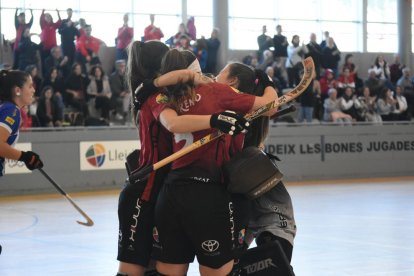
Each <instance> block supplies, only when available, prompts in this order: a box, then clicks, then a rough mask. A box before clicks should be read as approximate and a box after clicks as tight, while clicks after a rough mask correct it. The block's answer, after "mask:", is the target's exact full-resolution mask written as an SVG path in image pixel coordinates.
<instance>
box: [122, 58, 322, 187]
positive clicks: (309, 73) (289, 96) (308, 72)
mask: <svg viewBox="0 0 414 276" xmlns="http://www.w3.org/2000/svg"><path fill="white" fill-rule="evenodd" d="M303 67H304V70H305V71H304V74H303V77H302V80H301V81H300V83H299V84H298V85H297V86H296V87H295V88H293V89H292V90H291V91H289V92H288V93H286V94H284V95H283V96H282V97H280V98H278V99H277V100H275V101H272V102H270V103H267V104H265V105H264V106H262V107H260V108H258V109H256V110H255V111H253V112H251V113H248V114H246V116H244V118H245V119H246V120H247V121H251V120H254V119H255V118H257V117H260V116H261V115H263V114H265V113H266V112H268V111H270V110H272V109H274V108H278V107H279V106H281V105H284V104H285V103H288V102H290V101H292V100H293V99H295V98H296V97H298V96H299V95H300V94H302V93H303V92H304V91H305V90H306V88H307V87H308V86H309V84H310V83H311V81H312V79H313V76H314V74H315V65H314V63H313V59H312V58H311V57H308V58H306V59H305V60H304V61H303ZM222 135H224V133H222V132H220V131H218V132H214V133H211V134H209V135H206V136H204V137H203V138H201V139H200V140H198V141H195V142H194V143H192V144H191V145H189V146H187V147H185V148H183V149H181V150H179V151H177V152H175V153H173V154H171V155H170V156H168V157H166V158H164V159H162V160H160V161H158V162H157V163H155V164H152V165H150V166H148V167H145V168H143V169H141V170H139V171H137V172H135V173H133V174H132V175H131V176H130V177H129V180H130V182H131V183H134V182H135V181H136V180H139V179H141V178H142V177H144V176H146V175H147V174H149V173H151V172H152V171H156V170H158V169H159V168H162V167H164V166H165V165H167V164H169V163H171V162H173V161H174V160H176V159H178V158H180V157H182V156H184V155H186V154H187V153H189V152H191V151H193V150H195V149H198V148H199V147H201V146H203V145H205V144H207V143H209V142H211V141H213V140H215V139H217V138H219V137H220V136H222Z"/></svg>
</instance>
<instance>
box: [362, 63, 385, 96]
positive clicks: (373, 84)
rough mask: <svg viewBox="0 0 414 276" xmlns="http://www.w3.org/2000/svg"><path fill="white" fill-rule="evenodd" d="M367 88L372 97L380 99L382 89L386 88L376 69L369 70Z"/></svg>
mask: <svg viewBox="0 0 414 276" xmlns="http://www.w3.org/2000/svg"><path fill="white" fill-rule="evenodd" d="M365 86H367V87H368V88H369V91H370V92H371V96H376V97H377V98H378V97H379V95H380V93H381V91H382V89H383V88H384V87H385V85H384V82H383V81H382V80H379V79H378V78H377V76H376V73H375V70H374V69H372V68H371V69H368V79H367V80H366V81H365Z"/></svg>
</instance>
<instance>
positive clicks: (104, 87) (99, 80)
mask: <svg viewBox="0 0 414 276" xmlns="http://www.w3.org/2000/svg"><path fill="white" fill-rule="evenodd" d="M90 76H91V77H90V82H89V85H88V88H87V93H88V96H89V100H90V101H93V102H94V106H95V108H96V109H98V110H100V111H101V118H100V119H101V120H105V121H106V122H107V123H109V112H110V111H111V109H112V108H111V100H110V99H111V95H112V93H111V87H110V86H109V80H108V77H107V76H106V75H105V72H104V71H103V69H102V67H101V66H100V65H95V66H94V67H92V69H91V73H90Z"/></svg>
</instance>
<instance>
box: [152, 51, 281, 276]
mask: <svg viewBox="0 0 414 276" xmlns="http://www.w3.org/2000/svg"><path fill="white" fill-rule="evenodd" d="M184 53H187V54H184ZM194 62H198V61H197V60H196V57H195V56H194V54H193V53H192V52H190V51H182V52H181V51H178V50H177V49H172V50H170V51H169V52H168V53H167V55H166V56H165V57H164V59H163V64H162V67H161V73H167V72H170V71H172V70H179V69H183V68H194V66H193V63H194ZM198 67H199V65H198ZM165 97H167V98H165V100H164V101H165V102H167V103H168V104H169V105H168V107H169V108H170V109H172V110H174V111H175V112H176V113H177V114H178V115H180V116H184V115H205V114H212V113H215V112H225V111H226V110H234V111H235V112H239V113H241V114H244V113H247V112H249V111H251V110H254V109H257V108H258V107H261V106H263V105H265V104H267V103H268V102H270V101H273V100H276V99H277V93H276V91H275V89H274V88H273V86H271V85H269V86H266V88H265V92H264V95H263V96H262V97H255V96H252V95H248V94H241V93H238V92H237V91H235V90H234V89H232V88H230V87H229V86H228V85H224V84H220V83H209V84H205V85H198V86H195V87H193V86H192V85H191V84H186V83H181V84H177V85H175V86H168V88H167V92H166V95H165ZM159 100H160V101H161V98H159ZM164 112H165V111H164ZM164 112H162V113H161V114H160V122H161V123H162V124H163V125H164V126H165V127H166V128H167V129H168V130H170V131H172V132H173V133H174V135H173V140H172V150H173V152H177V151H179V150H181V149H182V148H184V147H186V146H188V145H190V144H192V143H193V142H194V141H197V140H199V139H201V138H203V137H205V136H206V135H209V134H212V133H214V132H215V130H214V129H211V128H210V129H204V130H198V131H192V132H186V133H179V132H178V131H174V130H173V128H172V127H170V126H169V124H168V122H166V120H167V119H168V117H169V113H164ZM180 116H178V117H180ZM231 141H232V139H231V136H229V135H224V136H221V137H220V138H218V139H216V140H214V141H211V142H210V143H208V144H205V145H203V146H202V147H200V148H197V149H196V150H193V151H191V152H190V153H188V154H186V155H185V156H183V157H181V158H179V159H177V160H175V161H173V163H172V165H171V171H170V172H169V173H168V175H167V176H166V179H165V181H164V183H163V186H162V187H161V190H160V194H159V196H158V199H157V202H156V207H155V228H154V231H153V232H154V233H156V236H155V237H154V242H155V245H154V252H153V255H154V258H155V259H156V260H157V263H156V268H157V270H158V272H160V273H161V274H169V275H185V274H186V272H187V270H188V264H189V263H190V262H192V261H193V260H194V257H195V256H197V260H198V262H199V264H200V273H201V275H215V276H220V275H228V273H229V272H230V271H231V269H232V267H233V258H234V244H235V239H236V238H237V237H235V227H234V223H235V222H234V217H233V212H234V208H233V204H232V201H231V199H230V194H229V192H228V191H227V190H226V185H225V183H223V180H222V175H221V166H222V165H223V163H224V162H225V161H228V160H229V159H230V156H229V152H230V146H231Z"/></svg>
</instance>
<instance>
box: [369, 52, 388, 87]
mask: <svg viewBox="0 0 414 276" xmlns="http://www.w3.org/2000/svg"><path fill="white" fill-rule="evenodd" d="M372 69H374V71H375V76H376V77H377V78H378V79H380V80H384V81H385V80H389V78H390V68H389V67H388V63H387V62H386V61H385V59H384V56H383V55H379V56H377V57H376V58H375V62H374V65H372Z"/></svg>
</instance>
